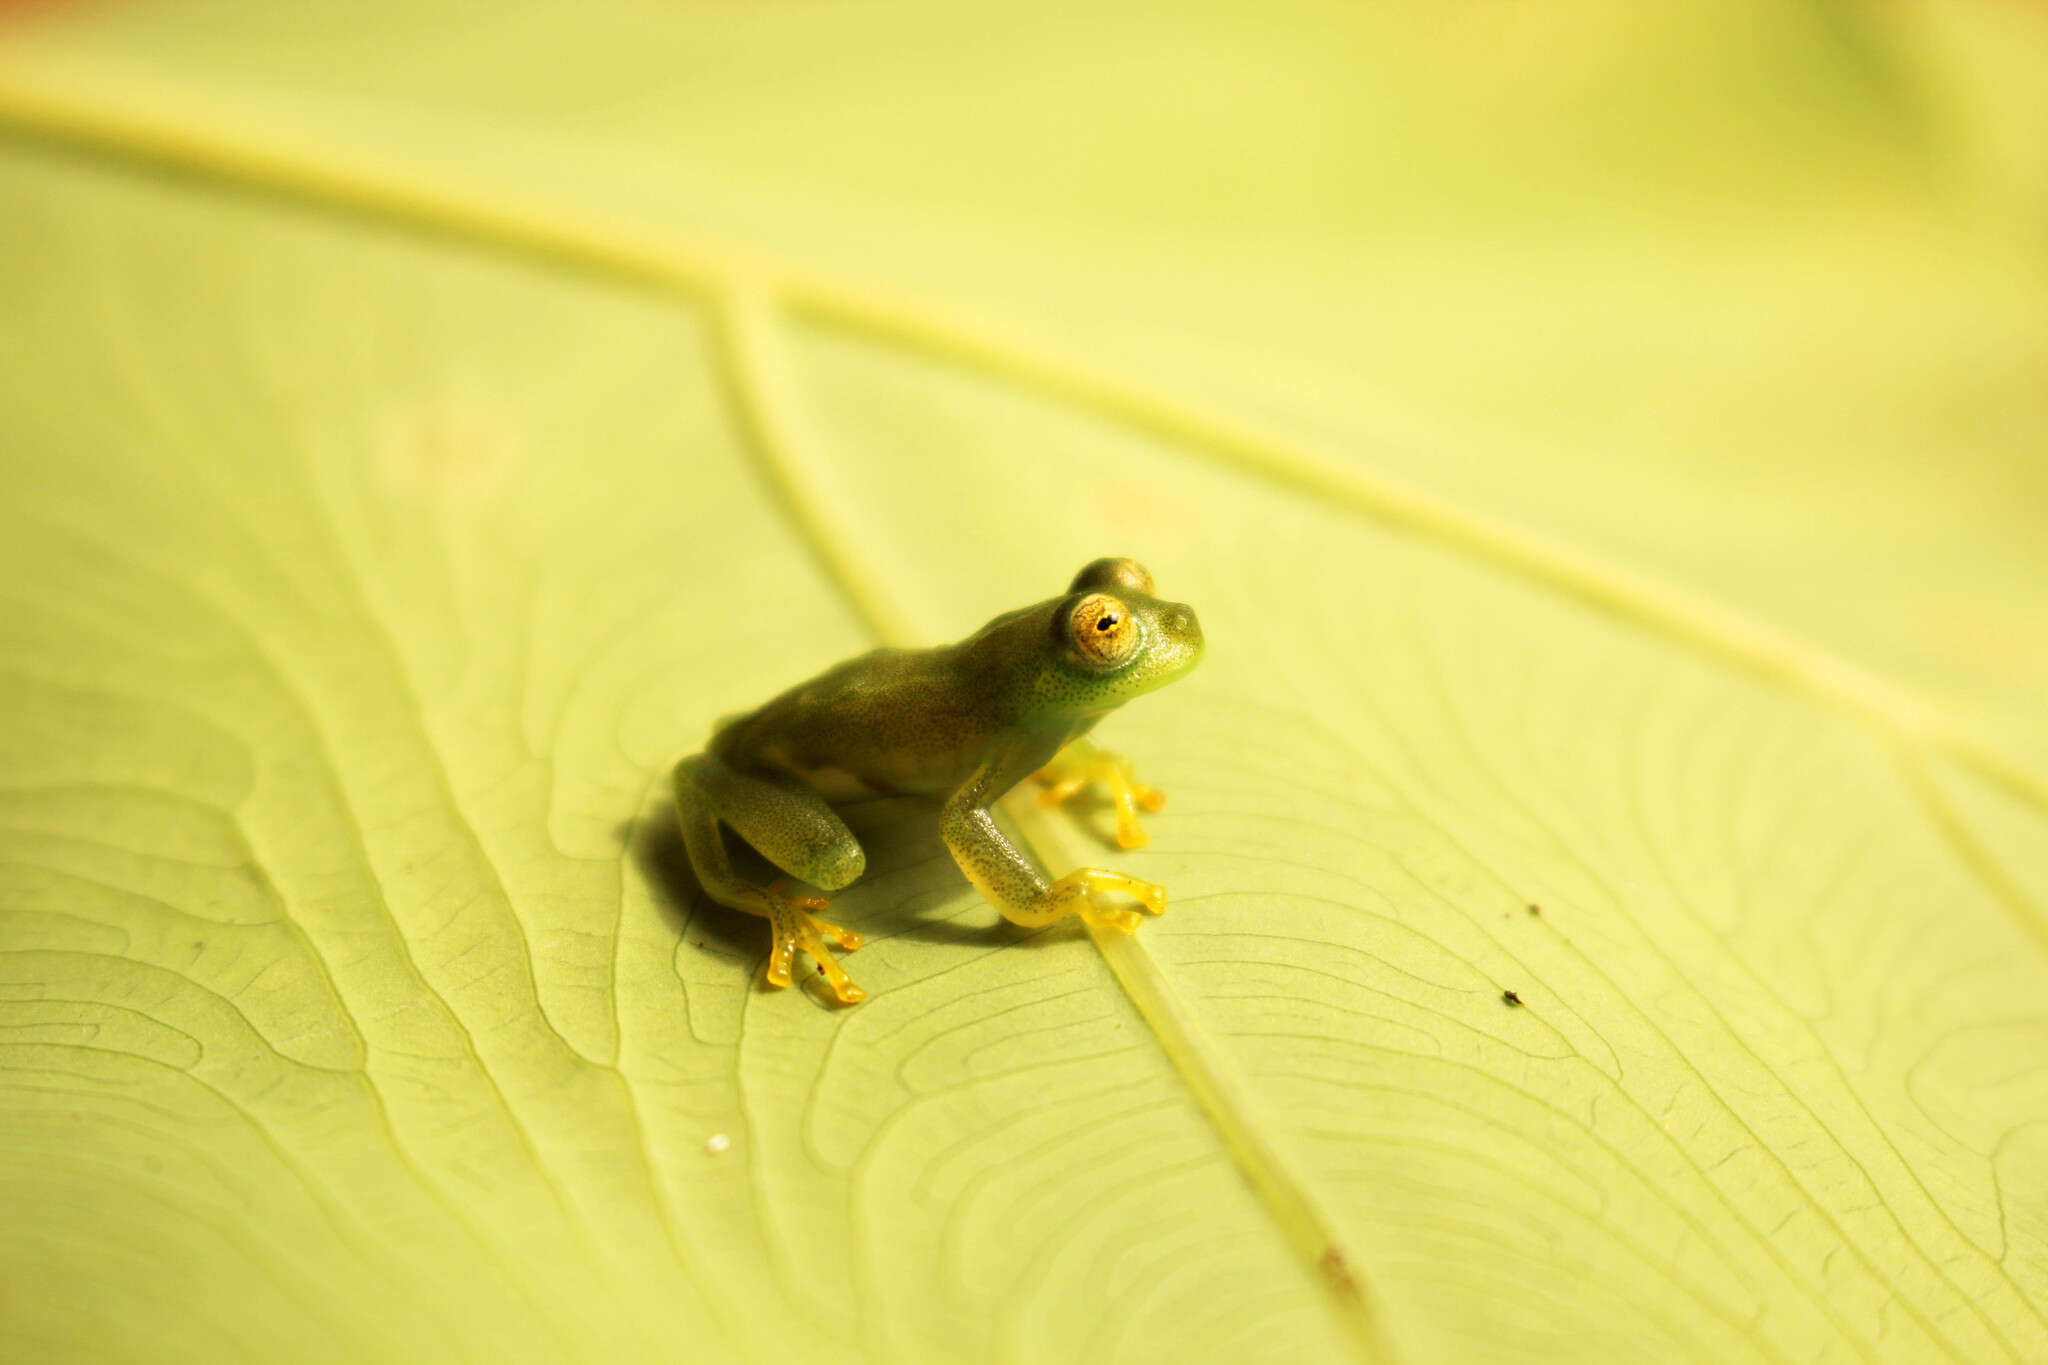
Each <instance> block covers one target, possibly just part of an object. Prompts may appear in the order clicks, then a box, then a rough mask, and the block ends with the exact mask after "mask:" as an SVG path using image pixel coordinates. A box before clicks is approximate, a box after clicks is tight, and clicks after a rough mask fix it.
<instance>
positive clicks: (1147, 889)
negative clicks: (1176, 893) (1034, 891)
mask: <svg viewBox="0 0 2048 1365" xmlns="http://www.w3.org/2000/svg"><path fill="white" fill-rule="evenodd" d="M1052 891H1053V895H1054V896H1056V897H1058V898H1059V899H1060V900H1061V901H1079V902H1080V904H1079V905H1078V906H1076V907H1075V908H1076V909H1077V910H1078V911H1079V912H1080V915H1081V918H1082V919H1083V920H1084V921H1086V922H1087V923H1089V924H1094V925H1099V926H1101V927H1102V928H1105V929H1121V930H1123V931H1124V932H1125V933H1129V932H1131V931H1132V930H1133V929H1136V928H1137V927H1138V926H1139V924H1141V923H1143V920H1142V919H1141V918H1140V917H1139V915H1138V912H1137V911H1136V910H1133V909H1131V908H1130V907H1129V906H1127V905H1107V904H1104V903H1103V901H1102V900H1101V899H1100V896H1101V894H1102V893H1103V892H1117V893H1120V894H1122V895H1125V896H1129V897H1130V898H1131V899H1132V900H1135V901H1136V902H1137V903H1138V905H1139V907H1140V908H1141V909H1143V910H1144V912H1145V913H1146V914H1148V915H1163V914H1165V913H1166V888H1165V887H1163V886H1161V885H1159V884H1158V883H1157V882H1148V881H1144V880H1141V879H1140V878H1137V877H1130V876H1126V875H1125V874H1123V873H1121V872H1104V871H1102V870H1101V869H1100V868H1093V867H1078V868H1075V869H1074V870H1073V871H1072V872H1069V873H1068V874H1067V875H1066V876H1064V877H1062V878H1060V879H1059V880H1058V881H1056V882H1054V883H1053V884H1052Z"/></svg>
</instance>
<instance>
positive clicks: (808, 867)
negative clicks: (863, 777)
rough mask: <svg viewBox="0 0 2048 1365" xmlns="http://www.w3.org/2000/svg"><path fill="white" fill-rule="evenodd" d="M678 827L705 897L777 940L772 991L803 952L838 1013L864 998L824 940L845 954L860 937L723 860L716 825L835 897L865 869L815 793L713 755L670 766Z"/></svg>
mask: <svg viewBox="0 0 2048 1365" xmlns="http://www.w3.org/2000/svg"><path fill="white" fill-rule="evenodd" d="M675 788H676V820H677V823H678V824H680V825H681V827H682V834H683V848H684V850H685V851H686V852H688V853H689V855H690V866H691V867H692V868H694V869H695V871H696V873H697V880H698V881H700V882H702V883H703V885H704V891H705V893H706V894H707V895H709V896H710V897H711V899H713V900H715V901H717V902H718V903H719V904H720V905H725V906H730V907H731V908H732V909H734V910H744V911H746V912H747V913H748V914H750V915H759V916H761V917H762V918H763V919H765V920H767V921H768V925H769V929H770V932H771V934H772V935H773V937H772V940H771V944H770V947H769V951H768V973H767V976H768V984H769V985H771V986H787V985H788V984H789V983H790V977H791V968H792V965H793V963H794V960H795V957H796V954H797V951H798V950H799V949H801V950H803V951H804V952H805V953H808V954H809V955H810V956H811V957H812V958H813V959H814V960H815V961H816V962H817V964H818V967H819V969H820V970H821V971H823V972H824V974H825V980H826V981H827V982H829V983H830V984H831V987H832V993H833V994H834V995H836V996H837V997H839V999H840V1001H841V1002H842V1003H844V1004H848V1005H852V1004H857V1003H859V1002H860V1001H862V1000H865V999H867V992H866V991H864V990H862V989H861V988H860V987H859V986H856V985H854V984H853V981H852V979H851V978H849V977H848V976H847V975H846V972H845V970H844V969H843V968H841V967H840V965H839V963H838V962H837V961H836V960H835V959H834V958H833V956H832V950H831V949H830V948H828V947H826V946H825V943H826V940H827V939H830V940H831V941H832V942H834V943H836V944H838V945H839V946H840V947H841V948H842V949H845V950H846V951H848V952H851V951H853V950H854V949H855V948H858V947H860V945H861V936H860V935H859V934H857V933H855V932H854V931H853V930H851V929H845V928H841V927H840V926H839V925H837V924H833V923H831V922H830V921H827V920H822V919H819V918H818V917H817V916H816V915H815V914H813V913H812V912H813V911H816V910H823V909H825V908H826V906H827V904H828V902H827V901H825V900H824V899H823V898H822V897H819V896H792V895H790V894H789V893H788V892H787V891H785V890H783V889H782V886H781V884H780V883H777V884H776V885H774V886H756V885H754V884H753V883H752V882H749V881H747V880H745V879H744V878H742V877H741V876H740V875H739V874H738V873H736V872H735V871H733V867H732V860H731V858H729V857H728V856H727V855H726V850H725V839H724V836H723V835H722V834H720V833H719V828H718V827H719V825H720V823H721V822H722V823H724V824H726V825H729V826H731V827H732V829H733V831H734V832H735V833H736V834H738V835H739V836H740V837H741V838H742V839H745V840H746V841H747V842H748V843H749V844H751V845H752V846H753V847H754V848H755V849H757V850H758V851H759V852H760V854H761V856H763V857H765V858H766V859H768V861H769V862H772V863H774V864H775V865H776V866H777V867H779V868H781V869H782V870H783V871H784V872H787V873H789V874H790V875H791V876H793V877H798V878H801V879H802V880H804V881H807V882H809V883H811V884H812V885H813V886H819V887H823V888H824V889H825V890H827V891H837V890H839V889H840V888H841V887H843V886H846V885H847V884H848V883H850V882H852V881H853V880H854V879H855V878H856V877H858V876H860V874H861V873H862V872H863V871H864V870H865V869H866V866H867V858H866V855H865V854H863V853H862V852H861V847H860V844H859V842H858V841H856V840H855V839H854V837H853V831H851V830H849V829H848V828H847V827H846V822H845V821H843V820H841V819H840V818H839V813H838V812H837V811H835V810H833V809H832V808H831V806H829V805H827V804H826V803H825V801H824V799H823V798H822V797H820V796H819V795H818V794H817V793H816V792H813V791H811V790H809V789H808V788H805V787H803V786H801V785H800V784H798V783H797V782H796V781H795V780H794V779H791V780H790V781H789V782H787V783H783V782H778V781H774V780H772V779H770V778H767V777H762V776H758V775H756V774H753V773H748V772H742V771H740V770H738V769H736V768H734V767H732V766H731V765H730V764H728V763H726V762H725V761H724V760H723V759H720V758H718V757H717V756H715V755H713V754H697V755H695V756H694V757H691V758H686V759H684V760H683V761H682V762H681V763H679V764H677V765H676V771H675Z"/></svg>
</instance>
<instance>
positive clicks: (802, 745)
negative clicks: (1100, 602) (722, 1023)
mask: <svg viewBox="0 0 2048 1365" xmlns="http://www.w3.org/2000/svg"><path fill="white" fill-rule="evenodd" d="M1151 586H1152V584H1151V579H1150V576H1149V575H1147V574H1145V571H1144V570H1143V569H1142V568H1140V567H1139V566H1138V565H1136V564H1135V563H1133V562H1132V561H1130V560H1124V559H1103V560H1097V561H1096V562H1095V563H1093V564H1090V565H1088V566H1087V567H1086V568H1084V569H1083V570H1082V571H1081V573H1080V574H1079V575H1077V576H1076V578H1075V580H1074V583H1073V586H1072V587H1071V588H1070V589H1069V591H1068V593H1067V594H1066V595H1064V596H1061V597H1056V598H1053V599H1051V600H1050V601H1045V602H1040V603H1039V604H1037V605H1036V606H1031V607H1025V608H1023V609H1022V610H1020V611H1013V612H1010V613H1008V614H1007V615H1004V616H998V617H997V618H996V619H994V620H993V621H990V622H989V623H988V624H987V625H985V626H983V627H982V628H981V629H980V630H978V631H976V632H975V633H974V634H973V635H971V636H969V637H968V638H967V639H965V640H962V641H960V642H959V643H958V644H952V645H942V646H940V647H938V648H935V649H878V650H875V651H873V652H872V653H869V654H864V655H862V656H860V657H859V658H857V659H851V660H848V661H847V662H846V663H843V664H840V665H839V666H838V667H836V668H833V669H831V670H829V671H827V672H825V673H823V674H821V675H820V676H818V677H817V678H814V679H812V680H811V681H809V682H807V683H803V684H801V685H799V686H797V687H793V688H791V689H790V690H789V691H787V692H785V693H783V694H782V695H781V696H779V697H776V698H775V699H774V700H773V701H770V702H769V703H767V704H766V705H765V706H763V707H761V708H760V709H759V710H757V711H754V712H751V713H749V714H747V715H743V716H739V717H736V718H734V719H731V720H729V721H727V722H725V723H724V724H722V725H721V726H720V727H719V728H718V730H717V732H716V733H714V734H713V735H712V737H711V742H710V744H709V745H708V746H706V748H705V751H704V752H703V753H701V754H696V755H693V756H692V757H690V758H686V759H684V760H683V761H682V762H681V763H680V764H678V765H677V767H676V771H675V789H676V812H677V816H678V818H679V820H680V822H681V825H682V833H683V841H684V846H685V847H686V848H687V850H688V852H689V855H690V861H691V863H692V865H693V866H694V867H695V869H696V871H697V876H698V878H699V880H700V881H702V883H703V884H704V889H705V891H706V892H708V893H709V894H710V895H711V897H712V899H714V900H717V901H719V902H721V903H723V904H725V905H729V906H731V907H733V908H734V909H737V910H745V911H748V912H750V913H752V914H757V915H762V916H764V917H767V918H768V919H770V920H771V921H772V922H774V923H775V925H776V934H777V949H778V953H779V954H780V957H781V960H783V961H784V962H786V960H787V952H786V951H784V950H783V943H782V938H783V935H784V921H785V920H786V919H788V918H789V917H790V916H792V915H793V914H794V915H797V916H798V917H799V918H802V916H801V915H800V913H799V912H794V911H792V910H791V908H790V907H791V905H792V904H793V902H792V901H791V900H790V898H789V897H787V896H785V895H783V894H782V893H780V892H779V891H777V890H774V889H771V888H767V887H761V886H756V885H753V884H752V883H750V882H747V881H745V880H743V879H742V878H740V877H738V876H737V875H736V874H735V873H734V871H733V868H732V865H731V861H730V859H729V858H728V856H727V853H726V849H725V845H724V841H723V839H722V837H721V835H720V833H719V828H718V827H719V825H721V824H723V825H726V826H728V827H730V828H731V829H732V830H733V831H734V832H735V833H737V834H738V835H739V836H740V837H741V838H742V839H744V840H746V841H747V843H749V844H751V845H752V846H753V847H754V848H755V849H757V850H759V851H760V853H761V854H762V855H763V856H764V857H766V858H767V859H768V860H769V861H770V862H772V863H774V864H775V865H776V866H777V867H779V868H781V869H782V870H783V871H785V872H787V873H789V874H790V875H791V876H793V877H796V878H799V879H801V880H802V881H805V882H808V883H810V884H811V885H813V886H816V887H818V888H820V889H822V890H825V891H837V890H839V889H840V888H842V887H844V886H846V885H847V884H848V883H850V882H852V881H853V880H854V879H855V878H857V877H859V876H860V874H861V872H862V871H863V870H864V869H865V867H866V858H865V856H864V855H863V853H862V852H861V848H860V845H859V843H858V842H857V841H856V840H855V839H854V837H853V833H852V831H850V830H849V829H848V828H847V827H846V824H845V822H844V821H843V820H841V819H840V818H839V815H838V813H837V812H836V811H834V810H833V809H832V802H833V801H835V800H844V799H847V798H850V797H852V796H855V795H858V794H860V793H861V792H863V791H866V792H870V793H874V792H926V793H941V792H943V793H946V794H947V796H946V801H945V804H944V806H943V809H942V811H941V814H940V817H939V824H940V832H941V834H942V835H943V837H944V838H945V841H946V847H947V848H948V849H950V850H951V851H952V854H953V857H954V858H955V859H956V860H957V861H958V862H959V864H960V867H961V870H962V871H964V872H965V873H966V874H967V878H968V880H969V881H971V882H973V883H974V885H975V886H976V887H978V888H979V889H980V890H981V892H982V893H983V894H984V895H986V896H987V897H988V898H989V900H990V901H992V902H993V903H994V904H995V906H996V908H997V909H999V910H1000V911H1001V912H1002V913H1003V915H1004V916H1005V917H1006V918H1008V919H1010V920H1013V921H1015V922H1016V923H1018V924H1024V925H1032V926H1037V925H1042V924H1048V923H1051V922H1052V921H1054V920H1057V919H1059V918H1061V917H1063V916H1065V915H1067V914H1070V913H1073V912H1075V911H1077V910H1079V911H1082V912H1083V913H1087V912H1088V911H1089V910H1090V908H1091V907H1092V906H1093V905H1094V899H1093V895H1094V892H1095V891H1097V890H1099V889H1101V888H1102V887H1104V886H1111V887H1115V888H1117V889H1124V890H1126V891H1128V890H1129V887H1125V886H1123V885H1122V884H1123V883H1127V882H1128V883H1131V885H1132V886H1136V887H1148V888H1149V889H1150V890H1151V891H1153V892H1156V893H1157V906H1154V905H1151V904H1148V906H1147V908H1151V909H1154V910H1155V912H1156V909H1157V908H1158V907H1159V906H1163V905H1164V893H1163V892H1159V891H1158V888H1153V887H1149V884H1147V883H1140V882H1136V881H1135V879H1131V878H1125V877H1122V876H1119V875H1117V874H1111V873H1086V874H1085V875H1084V873H1076V874H1073V875H1072V876H1069V877H1063V878H1061V879H1060V881H1059V882H1058V883H1048V882H1047V881H1046V879H1045V878H1044V877H1043V876H1042V875H1040V873H1039V871H1038V869H1037V867H1036V866H1035V865H1034V864H1033V863H1032V861H1031V860H1030V859H1029V858H1027V857H1025V856H1024V854H1023V852H1022V851H1021V850H1019V849H1018V848H1017V847H1016V846H1015V845H1013V844H1012V843H1011V842H1010V841H1009V840H1008V839H1007V838H1006V837H1004V835H1003V833H1002V831H1001V830H1000V829H998V828H997V827H996V824H995V821H994V820H993V819H992V818H991V816H990V813H989V807H990V806H991V805H992V804H993V803H994V802H995V801H996V800H997V799H998V798H1000V797H1001V796H1002V795H1003V793H1005V792H1007V791H1008V790H1009V789H1010V788H1011V787H1013V786H1015V785H1016V784H1017V783H1018V782H1019V781H1021V780H1023V779H1024V778H1025V777H1027V776H1029V775H1030V774H1031V773H1033V772H1035V771H1036V770H1038V769H1039V768H1041V767H1043V766H1044V765H1045V764H1047V763H1048V762H1049V761H1050V760H1051V759H1052V758H1053V756H1054V755H1055V754H1057V753H1058V752H1059V751H1060V749H1062V748H1063V747H1065V746H1066V745H1067V744H1068V743H1070V742H1072V741H1073V740H1075V739H1078V738H1079V737H1081V736H1082V735H1084V734H1086V733H1087V732H1088V730H1089V729H1090V728H1091V727H1093V726H1094V725H1095V723H1096V722H1097V721H1099V720H1100V719H1102V717H1103V716H1104V715H1106V714H1108V713H1109V712H1110V711H1112V710H1114V709H1115V708H1116V707H1118V706H1120V705H1122V704H1123V703H1124V702H1126V701H1129V700H1130V699H1131V698H1132V697H1136V696H1140V695H1142V694H1143V693H1146V692H1149V691H1151V690H1153V689H1154V688H1156V687H1160V686H1163V685H1164V684H1166V683H1168V682H1171V681H1172V680H1173V679H1175V678H1177V677H1179V676H1180V675H1181V674H1183V673H1185V672H1187V671H1188V669H1190V668H1192V667H1193V666H1194V665H1195V663H1196V662H1197V661H1198V660H1199V659H1200V657H1201V653H1202V632H1201V627H1200V625H1199V624H1197V622H1196V620H1195V614H1194V612H1193V611H1192V610H1191V609H1190V608H1188V607H1185V606H1183V605H1181V604H1179V603H1176V602H1166V601H1161V600H1160V599H1158V598H1157V597H1154V596H1153V595H1152V594H1151V591H1150V589H1151ZM1090 592H1105V593H1109V594H1111V595H1112V596H1114V597H1116V598H1117V599H1118V600H1120V601H1121V602H1122V603H1123V604H1124V605H1125V607H1126V608H1127V609H1128V611H1129V614H1130V617H1131V618H1132V620H1133V621H1135V622H1136V624H1137V626H1138V629H1139V636H1138V640H1137V643H1136V645H1135V647H1134V649H1133V651H1132V652H1131V654H1130V656H1129V657H1128V658H1127V659H1125V660H1124V661H1123V662H1122V663H1121V664H1119V665H1116V666H1114V667H1111V668H1103V667H1100V666H1094V667H1091V666H1090V665H1089V663H1088V661H1087V659H1086V656H1085V655H1084V654H1083V653H1082V652H1081V651H1080V650H1079V649H1078V648H1077V647H1076V645H1075V644H1074V642H1073V640H1072V638H1071V624H1070V618H1071V616H1072V613H1073V611H1074V608H1075V606H1076V604H1077V603H1079V602H1080V600H1081V599H1082V598H1083V597H1085V596H1086V595H1087V594H1088V593H1090ZM1091 878H1092V880H1091ZM1133 894H1137V893H1133ZM794 904H809V905H812V906H815V907H816V908H822V906H818V905H817V902H816V901H815V900H813V901H810V902H794ZM1104 913H1105V914H1128V912H1111V911H1105V912H1104ZM1092 917H1093V916H1091V918H1092ZM1135 918H1136V917H1135V916H1134V915H1133V916H1130V917H1129V922H1135ZM1118 922H1123V921H1118ZM826 927H827V928H828V929H829V926H826ZM792 932H795V933H796V934H797V944H798V946H801V947H804V948H805V950H806V951H811V952H812V953H813V956H817V955H818V953H817V952H816V951H814V950H813V949H812V947H811V945H809V944H808V943H805V942H803V941H802V940H803V935H802V933H801V928H800V926H799V928H798V929H796V930H794V931H792ZM841 932H843V931H841ZM845 937H846V938H850V939H852V940H853V943H851V944H847V943H845V942H844V939H842V940H841V941H842V944H843V946H854V945H855V944H857V943H858V936H857V935H850V934H848V935H845ZM822 963H823V959H822V958H821V965H822ZM831 975H833V976H834V977H835V978H836V977H838V976H839V973H837V972H836V970H834V971H832V972H831ZM776 977H777V972H776V961H775V960H771V963H770V980H771V981H774V980H776ZM778 984H779V983H778ZM835 984H836V982H835ZM849 984H850V983H849ZM855 990H856V991H857V988H855ZM841 998H842V999H848V998H856V999H857V998H859V996H858V994H856V995H854V996H852V997H849V996H847V995H846V994H845V992H844V991H842V992H841Z"/></svg>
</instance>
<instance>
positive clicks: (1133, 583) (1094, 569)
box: [1067, 559, 1152, 597]
mask: <svg viewBox="0 0 2048 1365" xmlns="http://www.w3.org/2000/svg"><path fill="white" fill-rule="evenodd" d="M1090 588H1122V589H1124V590H1126V591H1128V592H1141V593H1144V594H1145V595H1146V596H1147V597H1150V596H1151V595H1152V575H1151V574H1149V573H1146V572H1145V566H1144V565H1143V564H1140V563H1139V562H1138V561H1137V560H1135V559H1098V560H1095V561H1094V562H1093V563H1090V564H1085V565H1083V566H1082V568H1081V572H1079V573H1077V574H1075V575H1074V581H1073V582H1072V583H1071V584H1069V585H1068V586H1067V591H1068V592H1087V591H1088V590H1089V589H1090Z"/></svg>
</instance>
